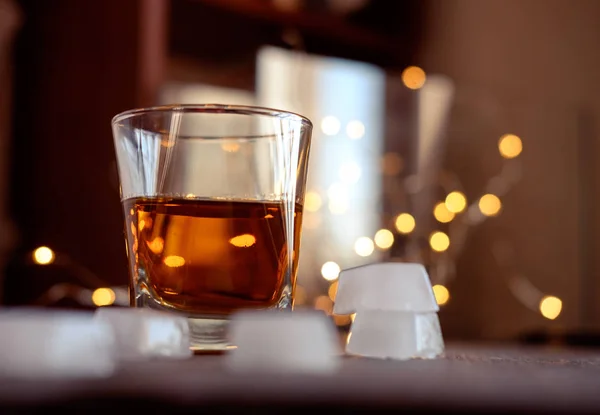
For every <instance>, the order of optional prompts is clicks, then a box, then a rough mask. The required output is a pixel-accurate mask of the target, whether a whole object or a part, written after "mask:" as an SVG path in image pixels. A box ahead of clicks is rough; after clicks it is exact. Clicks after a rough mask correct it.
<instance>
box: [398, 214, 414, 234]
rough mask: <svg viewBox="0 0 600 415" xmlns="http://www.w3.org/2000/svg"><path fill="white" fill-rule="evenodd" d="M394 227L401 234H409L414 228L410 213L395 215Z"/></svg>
mask: <svg viewBox="0 0 600 415" xmlns="http://www.w3.org/2000/svg"><path fill="white" fill-rule="evenodd" d="M395 225H396V229H397V230H398V232H400V233H403V234H409V233H411V232H412V231H414V230H415V226H416V222H415V218H414V217H413V216H412V215H411V214H410V213H401V214H399V215H398V216H397V217H396V221H395Z"/></svg>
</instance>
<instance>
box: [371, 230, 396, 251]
mask: <svg viewBox="0 0 600 415" xmlns="http://www.w3.org/2000/svg"><path fill="white" fill-rule="evenodd" d="M373 239H374V240H375V245H377V247H379V248H381V249H388V248H390V247H391V246H392V245H393V244H394V234H393V233H392V232H390V231H389V230H388V229H379V230H378V231H377V232H376V233H375V238H373Z"/></svg>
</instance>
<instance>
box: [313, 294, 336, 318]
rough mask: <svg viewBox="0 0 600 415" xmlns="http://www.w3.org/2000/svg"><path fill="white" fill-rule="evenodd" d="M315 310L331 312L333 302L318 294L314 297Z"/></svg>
mask: <svg viewBox="0 0 600 415" xmlns="http://www.w3.org/2000/svg"><path fill="white" fill-rule="evenodd" d="M315 310H322V311H324V312H325V313H326V314H331V311H332V310H333V302H332V300H330V299H329V297H327V296H326V295H320V296H318V297H317V298H315Z"/></svg>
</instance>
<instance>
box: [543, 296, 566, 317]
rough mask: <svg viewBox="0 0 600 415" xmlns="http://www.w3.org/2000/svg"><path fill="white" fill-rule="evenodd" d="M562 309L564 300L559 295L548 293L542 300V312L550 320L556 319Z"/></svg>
mask: <svg viewBox="0 0 600 415" xmlns="http://www.w3.org/2000/svg"><path fill="white" fill-rule="evenodd" d="M561 311H562V301H561V300H560V298H558V297H554V296H552V295H548V296H546V297H544V298H542V301H540V313H542V316H544V317H546V318H547V319H548V320H554V319H556V318H557V317H558V316H559V315H560V312H561Z"/></svg>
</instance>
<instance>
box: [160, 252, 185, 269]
mask: <svg viewBox="0 0 600 415" xmlns="http://www.w3.org/2000/svg"><path fill="white" fill-rule="evenodd" d="M163 262H164V263H165V265H166V266H168V267H171V268H179V267H182V266H184V265H185V259H184V258H183V257H180V256H179V255H169V256H168V257H165V259H164V260H163Z"/></svg>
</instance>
